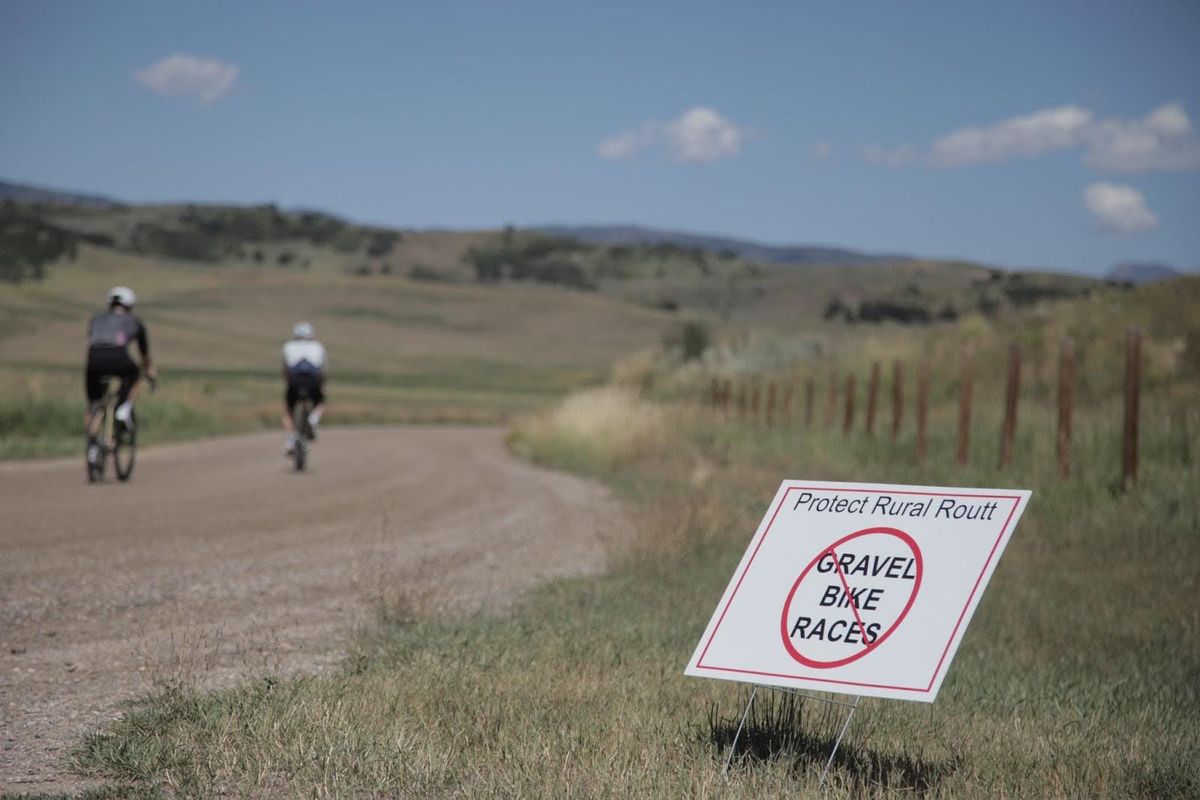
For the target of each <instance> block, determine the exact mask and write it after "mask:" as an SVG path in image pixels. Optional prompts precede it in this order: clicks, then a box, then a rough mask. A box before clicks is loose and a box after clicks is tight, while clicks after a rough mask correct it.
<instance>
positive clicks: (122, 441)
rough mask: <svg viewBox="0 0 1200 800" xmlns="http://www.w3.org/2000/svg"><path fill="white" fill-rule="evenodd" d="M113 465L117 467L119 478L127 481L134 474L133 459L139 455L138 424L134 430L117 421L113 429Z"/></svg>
mask: <svg viewBox="0 0 1200 800" xmlns="http://www.w3.org/2000/svg"><path fill="white" fill-rule="evenodd" d="M113 439H114V440H115V442H114V443H113V466H114V467H116V469H117V480H120V481H127V480H129V476H130V475H132V474H133V459H134V456H136V455H137V425H136V422H135V424H134V428H133V430H130V429H129V428H126V427H125V425H124V424H122V423H120V422H117V423H116V429H115V430H114V431H113Z"/></svg>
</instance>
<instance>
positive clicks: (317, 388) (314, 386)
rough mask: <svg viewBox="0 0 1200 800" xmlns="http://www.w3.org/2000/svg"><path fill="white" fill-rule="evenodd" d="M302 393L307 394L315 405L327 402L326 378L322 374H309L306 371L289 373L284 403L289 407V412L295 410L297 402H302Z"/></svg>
mask: <svg viewBox="0 0 1200 800" xmlns="http://www.w3.org/2000/svg"><path fill="white" fill-rule="evenodd" d="M301 394H307V395H308V397H309V399H310V400H312V402H313V405H314V406H319V405H321V403H324V402H325V379H324V378H322V377H321V376H320V375H307V374H304V373H299V374H296V375H289V376H288V382H287V391H285V392H284V393H283V404H284V406H286V407H287V410H288V413H289V414H290V413H292V411H293V410H295V408H296V404H297V403H299V402H300V395H301Z"/></svg>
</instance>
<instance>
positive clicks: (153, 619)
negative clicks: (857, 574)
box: [0, 428, 623, 791]
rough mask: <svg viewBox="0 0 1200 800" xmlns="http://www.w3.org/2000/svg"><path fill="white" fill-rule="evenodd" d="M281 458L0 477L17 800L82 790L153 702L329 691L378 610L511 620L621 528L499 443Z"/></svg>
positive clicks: (340, 440)
mask: <svg viewBox="0 0 1200 800" xmlns="http://www.w3.org/2000/svg"><path fill="white" fill-rule="evenodd" d="M280 438H281V437H280V436H278V435H267V434H259V435H253V436H240V437H232V438H224V439H213V440H208V441H203V442H194V443H188V444H180V445H167V446H161V447H157V448H150V449H147V450H145V451H143V452H142V453H139V455H138V463H137V467H136V470H135V474H134V476H133V480H131V481H130V482H129V483H127V484H117V483H115V482H110V483H107V484H103V485H90V486H89V485H88V484H87V483H86V482H85V480H84V469H83V463H82V457H81V458H79V459H72V460H65V461H46V462H37V463H26V464H15V463H8V464H0V648H2V651H0V791H4V790H10V791H35V790H55V789H57V790H61V789H64V788H70V787H73V786H79V785H81V784H80V779H79V778H78V777H76V776H74V775H73V774H72V773H71V772H70V766H69V750H70V748H71V747H72V746H74V745H75V744H77V743H78V742H79V741H80V737H81V736H82V735H83V734H85V733H86V732H88V731H90V730H94V729H96V728H97V727H98V726H100V725H102V724H104V723H105V722H106V721H108V720H111V719H113V718H115V717H116V716H118V715H119V714H120V713H121V709H122V707H123V703H125V702H126V701H128V700H130V699H131V698H134V697H136V696H138V695H139V694H142V693H145V692H147V691H149V690H151V689H153V688H154V687H155V686H156V685H161V684H163V683H164V682H167V681H172V680H198V681H199V682H200V683H201V685H204V686H208V687H217V686H221V685H227V684H229V683H231V682H235V681H237V680H239V679H244V678H248V677H252V676H255V675H263V674H267V673H268V672H272V673H276V674H279V673H289V672H295V671H307V672H317V671H320V670H322V669H329V668H331V667H332V666H333V665H335V664H336V663H337V661H338V658H339V656H340V655H341V652H342V651H341V647H342V645H343V644H344V643H345V642H346V640H347V637H348V636H349V635H351V634H352V633H353V630H354V628H355V626H356V625H358V624H361V623H362V622H364V621H366V620H369V619H370V615H371V613H372V612H373V611H374V610H375V609H377V608H378V607H379V602H380V598H381V597H384V598H385V599H387V598H390V599H393V600H394V599H395V598H397V597H400V598H407V602H414V599H415V602H416V603H418V604H419V605H420V606H421V607H423V608H427V607H429V606H430V605H433V606H438V607H441V606H445V607H456V608H459V609H468V610H471V609H479V608H484V609H495V608H502V607H503V606H504V605H505V604H506V603H509V602H511V600H512V599H513V598H515V597H516V596H517V595H518V594H519V593H520V592H521V590H523V589H525V588H527V587H529V586H530V585H531V584H533V583H534V582H536V581H538V580H539V579H541V578H544V577H547V576H556V575H565V574H577V573H585V572H592V571H595V570H597V569H599V568H600V567H602V565H603V562H604V558H605V555H606V551H605V545H606V541H607V540H608V538H609V537H610V536H612V535H614V534H615V533H616V532H617V531H618V529H619V527H620V526H621V525H622V524H623V522H622V511H621V508H620V506H619V505H618V504H617V502H616V501H615V500H614V499H613V498H612V497H611V496H610V495H609V494H608V493H607V492H606V491H605V490H604V489H603V488H602V487H600V486H598V485H596V484H593V483H589V482H586V481H583V480H580V479H577V478H574V477H571V476H568V475H563V474H559V473H555V472H550V471H547V470H542V469H538V468H536V467H533V466H530V465H528V464H526V463H523V462H521V461H519V460H517V459H515V458H513V457H512V456H510V455H509V454H508V453H507V452H506V451H505V449H504V446H503V432H502V431H499V430H495V429H478V428H474V429H468V428H353V429H329V430H326V431H323V432H322V434H321V439H320V441H318V442H317V443H316V446H315V448H314V452H313V454H312V463H311V469H310V471H309V472H306V473H302V474H297V473H294V472H291V471H290V469H289V465H288V463H287V462H286V461H285V460H284V459H283V457H282V456H281V454H280Z"/></svg>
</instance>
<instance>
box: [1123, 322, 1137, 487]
mask: <svg viewBox="0 0 1200 800" xmlns="http://www.w3.org/2000/svg"><path fill="white" fill-rule="evenodd" d="M1141 394H1142V332H1141V331H1139V330H1138V329H1137V328H1130V329H1129V330H1128V331H1127V332H1126V334H1125V435H1124V437H1123V442H1122V447H1121V488H1122V489H1127V488H1129V486H1130V485H1131V484H1136V483H1137V480H1138V409H1139V406H1140V405H1141Z"/></svg>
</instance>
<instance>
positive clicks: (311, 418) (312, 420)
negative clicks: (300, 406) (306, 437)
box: [308, 408, 321, 428]
mask: <svg viewBox="0 0 1200 800" xmlns="http://www.w3.org/2000/svg"><path fill="white" fill-rule="evenodd" d="M320 422H321V409H319V408H314V409H313V410H312V411H310V412H308V424H309V425H312V426H313V427H314V428H315V427H317V425H318V424H320Z"/></svg>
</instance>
